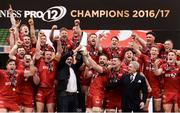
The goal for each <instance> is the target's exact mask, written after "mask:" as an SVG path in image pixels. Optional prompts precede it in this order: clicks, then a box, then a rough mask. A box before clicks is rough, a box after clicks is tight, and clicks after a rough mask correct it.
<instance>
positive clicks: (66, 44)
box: [53, 40, 72, 54]
mask: <svg viewBox="0 0 180 113" xmlns="http://www.w3.org/2000/svg"><path fill="white" fill-rule="evenodd" d="M53 46H54V49H55V50H56V51H57V42H56V41H54V42H53ZM61 46H62V49H63V53H62V54H64V53H66V52H68V51H70V50H71V49H72V43H71V42H70V40H67V41H64V40H61Z"/></svg>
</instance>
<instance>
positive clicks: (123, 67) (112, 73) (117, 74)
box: [109, 62, 128, 80]
mask: <svg viewBox="0 0 180 113" xmlns="http://www.w3.org/2000/svg"><path fill="white" fill-rule="evenodd" d="M127 71H128V69H127V66H126V64H125V63H123V62H122V63H121V66H120V69H119V71H115V70H113V69H112V70H111V71H110V74H109V79H111V78H112V79H113V78H114V79H117V80H119V79H120V78H121V76H122V75H123V74H124V73H126V72H127Z"/></svg>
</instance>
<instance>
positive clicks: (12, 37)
mask: <svg viewBox="0 0 180 113" xmlns="http://www.w3.org/2000/svg"><path fill="white" fill-rule="evenodd" d="M9 33H10V34H9V43H10V48H13V46H14V45H15V37H14V28H12V27H11V28H10V29H9Z"/></svg>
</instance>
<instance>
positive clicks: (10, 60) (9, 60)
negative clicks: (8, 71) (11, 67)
mask: <svg viewBox="0 0 180 113" xmlns="http://www.w3.org/2000/svg"><path fill="white" fill-rule="evenodd" d="M10 62H15V63H16V60H14V59H8V61H7V62H6V65H8V64H9V63H10Z"/></svg>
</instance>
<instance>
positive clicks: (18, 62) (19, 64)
mask: <svg viewBox="0 0 180 113" xmlns="http://www.w3.org/2000/svg"><path fill="white" fill-rule="evenodd" d="M23 60H24V59H21V58H19V57H18V56H17V55H16V69H17V70H24V61H23Z"/></svg>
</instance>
